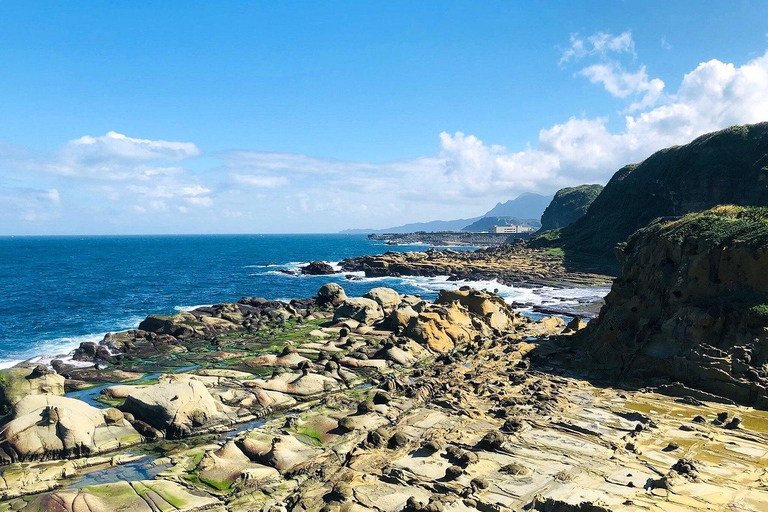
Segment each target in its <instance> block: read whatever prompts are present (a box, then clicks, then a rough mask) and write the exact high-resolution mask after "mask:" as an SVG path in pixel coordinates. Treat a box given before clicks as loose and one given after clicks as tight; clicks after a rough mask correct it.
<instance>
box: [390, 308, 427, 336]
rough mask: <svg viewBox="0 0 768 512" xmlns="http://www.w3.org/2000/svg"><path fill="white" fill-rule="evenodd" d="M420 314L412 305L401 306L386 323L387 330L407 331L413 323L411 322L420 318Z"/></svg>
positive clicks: (391, 314)
mask: <svg viewBox="0 0 768 512" xmlns="http://www.w3.org/2000/svg"><path fill="white" fill-rule="evenodd" d="M418 316H419V314H418V313H417V312H416V310H414V309H413V307H411V306H410V305H407V304H401V305H400V307H398V308H397V309H395V310H394V311H392V312H391V313H390V314H389V316H387V319H386V321H385V323H384V325H385V327H386V328H387V329H391V330H393V331H397V330H398V329H405V328H407V327H408V325H409V324H410V323H411V320H412V319H414V318H416V317H418Z"/></svg>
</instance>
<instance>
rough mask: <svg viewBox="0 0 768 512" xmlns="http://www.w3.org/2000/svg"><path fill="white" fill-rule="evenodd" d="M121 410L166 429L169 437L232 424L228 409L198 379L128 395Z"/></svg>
mask: <svg viewBox="0 0 768 512" xmlns="http://www.w3.org/2000/svg"><path fill="white" fill-rule="evenodd" d="M121 410H122V411H123V412H128V413H131V414H133V415H134V417H135V418H136V419H138V420H142V421H145V422H146V423H148V424H150V425H152V426H153V427H154V428H157V429H159V430H164V431H165V432H166V435H167V436H168V437H183V436H187V435H190V434H192V433H195V432H199V431H201V430H202V431H204V430H208V429H210V428H213V427H216V426H220V425H229V424H231V423H232V421H231V420H230V418H229V417H228V416H227V415H226V414H225V413H224V406H223V405H222V404H221V403H219V402H217V401H216V400H215V399H214V398H213V397H212V396H211V393H210V392H209V391H208V389H207V388H206V387H205V385H204V384H203V383H202V382H200V381H198V380H194V379H189V380H186V381H175V382H164V383H160V384H155V385H153V386H146V387H142V388H141V389H137V390H135V391H133V392H132V393H130V394H129V395H128V396H127V398H126V399H125V403H124V404H123V405H122V406H121Z"/></svg>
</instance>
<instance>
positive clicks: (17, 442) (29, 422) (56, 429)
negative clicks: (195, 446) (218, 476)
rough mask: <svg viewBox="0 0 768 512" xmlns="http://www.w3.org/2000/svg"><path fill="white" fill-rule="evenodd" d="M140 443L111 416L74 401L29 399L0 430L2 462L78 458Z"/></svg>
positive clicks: (122, 421)
mask: <svg viewBox="0 0 768 512" xmlns="http://www.w3.org/2000/svg"><path fill="white" fill-rule="evenodd" d="M140 441H141V436H139V434H138V432H136V430H135V429H134V428H133V427H132V426H131V425H130V423H128V422H127V421H125V419H124V418H121V417H119V416H118V415H117V414H115V413H114V412H112V411H110V410H109V409H107V410H106V411H104V410H101V409H96V408H95V407H91V406H90V405H88V404H87V403H85V402H82V401H80V400H76V399H74V398H66V397H63V396H54V395H28V396H26V397H24V398H22V399H21V400H19V401H18V402H17V403H16V405H15V407H14V411H13V416H12V419H11V420H10V421H9V422H8V423H6V424H5V425H4V426H3V428H2V429H1V430H0V450H1V452H0V458H2V460H4V461H5V462H11V461H27V460H46V459H56V458H67V457H81V456H85V455H93V454H96V453H101V452H106V451H110V450H116V449H118V448H123V447H126V446H131V445H134V444H137V443H139V442H140Z"/></svg>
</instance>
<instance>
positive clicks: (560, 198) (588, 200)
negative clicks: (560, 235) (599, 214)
mask: <svg viewBox="0 0 768 512" xmlns="http://www.w3.org/2000/svg"><path fill="white" fill-rule="evenodd" d="M602 190H603V186H602V185H580V186H578V187H567V188H561V189H560V190H558V191H557V193H556V194H555V197H554V198H553V199H552V202H551V203H549V206H547V209H546V210H544V213H543V214H542V215H541V230H542V231H549V230H550V229H557V228H564V227H565V226H568V225H569V224H573V223H574V222H575V221H576V220H578V219H579V218H581V217H583V216H584V214H585V213H587V209H588V208H589V205H591V204H592V201H594V200H595V198H596V197H597V196H598V195H599V194H600V192H601V191H602Z"/></svg>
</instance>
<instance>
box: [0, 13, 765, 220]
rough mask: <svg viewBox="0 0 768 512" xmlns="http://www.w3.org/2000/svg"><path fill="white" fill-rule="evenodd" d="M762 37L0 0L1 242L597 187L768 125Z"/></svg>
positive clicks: (761, 30) (555, 19) (745, 17)
mask: <svg viewBox="0 0 768 512" xmlns="http://www.w3.org/2000/svg"><path fill="white" fill-rule="evenodd" d="M414 4H416V5H414ZM767 33H768V2H766V1H750V2H747V1H732V2H693V1H686V2H632V1H623V2H622V1H616V0H613V1H606V2H578V1H564V2H522V3H518V2H418V3H416V2H379V3H373V2H279V3H277V2H275V3H266V2H215V3H214V2H209V3H191V4H189V3H182V2H163V3H162V5H157V3H149V2H120V3H117V2H93V3H91V2H77V3H74V2H70V3H54V2H35V3H31V2H13V3H11V2H0V233H2V234H41V233H50V234H66V233H83V234H96V233H192V232H309V231H312V232H323V231H336V230H339V229H343V228H353V227H385V226H388V225H395V224H399V223H403V222H409V221H422V220H430V219H435V218H460V217H470V216H475V215H478V214H481V213H483V212H484V211H486V210H487V209H489V208H490V207H491V206H493V204H495V203H496V202H497V201H503V200H506V199H510V198H512V197H515V196H516V195H518V194H519V193H522V192H526V191H533V192H541V193H551V192H554V191H555V190H557V189H558V188H560V187H562V186H567V185H575V184H579V183H583V182H602V183H604V182H605V181H607V179H609V178H610V176H611V174H612V173H613V172H615V171H616V170H617V169H618V168H619V167H620V166H621V165H623V164H625V163H630V162H632V161H636V160H640V159H642V158H645V157H646V156H648V155H649V154H650V153H651V152H653V151H655V150H657V149H660V148H661V147H664V146H666V145H670V144H675V143H684V142H687V141H688V140H690V139H691V138H693V137H695V136H696V135H698V134H700V133H703V132H705V131H710V130H713V129H717V128H721V127H724V126H727V125H729V124H734V123H744V122H756V121H763V120H768V79H767V78H766V76H768V57H766V50H767V49H768V39H767V37H766V34H767ZM686 76H687V77H688V78H687V79H685V78H684V77H686ZM628 116H629V117H630V118H631V121H630V120H628Z"/></svg>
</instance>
